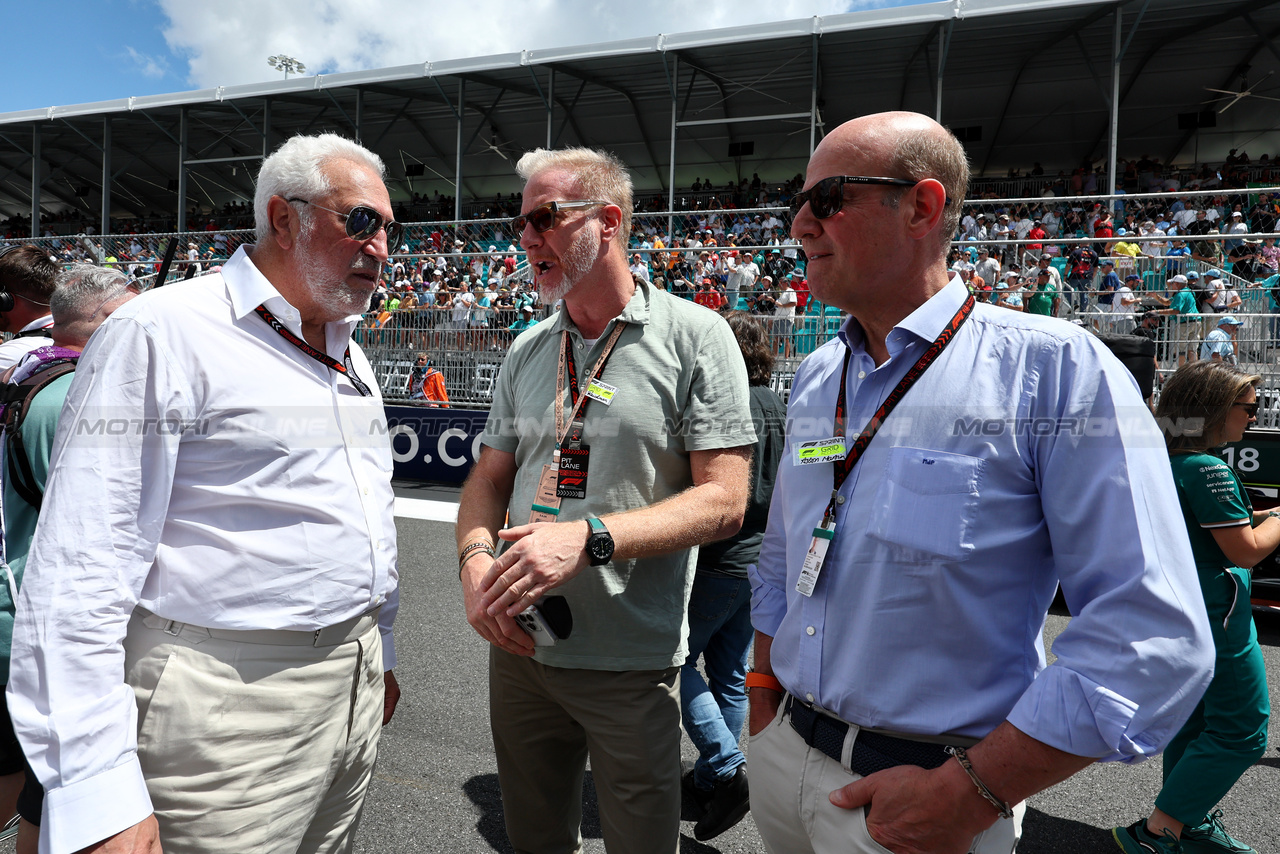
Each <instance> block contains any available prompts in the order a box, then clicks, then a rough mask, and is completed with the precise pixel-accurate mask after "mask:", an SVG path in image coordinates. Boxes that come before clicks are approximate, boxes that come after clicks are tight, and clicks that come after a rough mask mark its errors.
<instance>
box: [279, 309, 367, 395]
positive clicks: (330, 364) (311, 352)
mask: <svg viewBox="0 0 1280 854" xmlns="http://www.w3.org/2000/svg"><path fill="white" fill-rule="evenodd" d="M254 311H256V312H257V313H258V317H261V318H262V319H263V320H265V321H266V322H267V325H268V326H270V327H271V328H272V329H274V330H275V331H276V332H279V333H280V336H281V337H282V338H284V340H286V341H288V342H289V343H290V344H292V345H293V346H295V347H297V348H298V349H299V350H301V351H302V352H304V353H306V354H307V355H308V356H310V357H311V358H313V359H315V360H316V361H317V362H319V363H320V364H322V365H324V366H325V367H327V368H332V369H333V370H335V371H337V372H338V373H340V374H342V375H343V376H345V377H346V378H347V379H349V380H351V384H352V385H353V386H355V387H356V391H358V392H360V395H361V396H362V397H372V395H373V393H372V392H371V391H369V387H368V386H367V385H365V384H364V383H363V382H362V381H361V380H360V378H359V377H358V376H356V368H355V365H353V364H351V347H350V345H348V346H347V352H346V353H344V354H343V356H342V362H339V361H337V360H336V359H334V358H333V357H332V356H330V355H329V354H328V353H323V352H321V351H319V350H317V349H316V348H315V347H312V346H311V345H310V344H308V343H307V342H306V341H303V340H302V339H301V338H299V337H298V336H297V335H294V334H293V333H292V332H290V331H289V330H288V329H287V328H285V325H284V324H283V323H281V322H280V321H279V320H277V319H276V316H275V315H274V314H272V313H271V312H270V311H268V310H267V307H266V306H265V305H260V306H258V307H257V308H255V309H254Z"/></svg>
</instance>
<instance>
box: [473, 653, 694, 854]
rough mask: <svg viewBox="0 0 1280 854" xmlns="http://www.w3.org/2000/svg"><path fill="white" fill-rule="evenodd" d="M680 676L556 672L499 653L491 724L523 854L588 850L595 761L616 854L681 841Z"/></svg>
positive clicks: (505, 800)
mask: <svg viewBox="0 0 1280 854" xmlns="http://www.w3.org/2000/svg"><path fill="white" fill-rule="evenodd" d="M679 679H680V669H679V668H678V667H671V668H668V669H666V670H640V671H625V672H612V671H604V670H572V669H568V668H563V667H548V666H546V665H544V664H539V663H538V662H536V661H534V660H533V659H531V658H525V657H523V656H518V655H512V654H510V653H507V652H503V651H502V650H500V649H498V648H497V647H494V648H493V649H491V650H490V652H489V721H490V725H491V727H492V729H493V745H494V749H495V752H496V753H497V759H498V782H499V784H500V785H501V787H502V808H503V811H504V813H505V815H506V824H507V836H508V837H509V838H510V840H511V845H512V847H514V848H515V850H516V851H517V852H520V854H576V852H578V851H581V850H582V830H581V826H582V783H583V776H584V773H585V771H586V764H587V757H588V756H590V758H591V770H592V774H593V775H594V778H595V784H596V794H597V798H598V801H599V804H600V826H601V829H602V830H603V833H604V844H605V848H606V849H608V851H609V852H610V854H675V852H676V851H677V850H678V849H679V842H680V682H679Z"/></svg>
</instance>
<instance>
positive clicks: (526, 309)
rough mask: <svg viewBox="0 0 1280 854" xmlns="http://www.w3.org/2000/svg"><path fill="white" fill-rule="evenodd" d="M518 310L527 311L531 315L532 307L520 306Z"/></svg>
mask: <svg viewBox="0 0 1280 854" xmlns="http://www.w3.org/2000/svg"><path fill="white" fill-rule="evenodd" d="M520 310H521V311H527V312H529V313H530V314H533V306H531V305H522V306H520Z"/></svg>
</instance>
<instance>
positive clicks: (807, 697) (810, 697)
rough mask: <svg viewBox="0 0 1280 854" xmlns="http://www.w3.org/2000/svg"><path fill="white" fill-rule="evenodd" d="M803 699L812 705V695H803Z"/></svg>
mask: <svg viewBox="0 0 1280 854" xmlns="http://www.w3.org/2000/svg"><path fill="white" fill-rule="evenodd" d="M804 699H805V702H807V703H812V702H813V695H812V694H805V695H804Z"/></svg>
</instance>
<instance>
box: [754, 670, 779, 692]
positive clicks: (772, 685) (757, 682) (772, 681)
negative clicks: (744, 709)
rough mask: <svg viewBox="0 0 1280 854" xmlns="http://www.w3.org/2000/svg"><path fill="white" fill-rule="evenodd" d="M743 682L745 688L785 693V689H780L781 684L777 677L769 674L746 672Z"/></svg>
mask: <svg viewBox="0 0 1280 854" xmlns="http://www.w3.org/2000/svg"><path fill="white" fill-rule="evenodd" d="M743 681H744V684H745V687H747V688H768V689H769V690H770V691H777V692H778V693H779V694H785V693H787V689H786V688H783V687H782V683H781V682H779V681H778V677H776V676H773V675H772V674H769V673H760V672H758V671H755V670H748V671H747V675H746V678H745V679H744V680H743Z"/></svg>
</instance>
